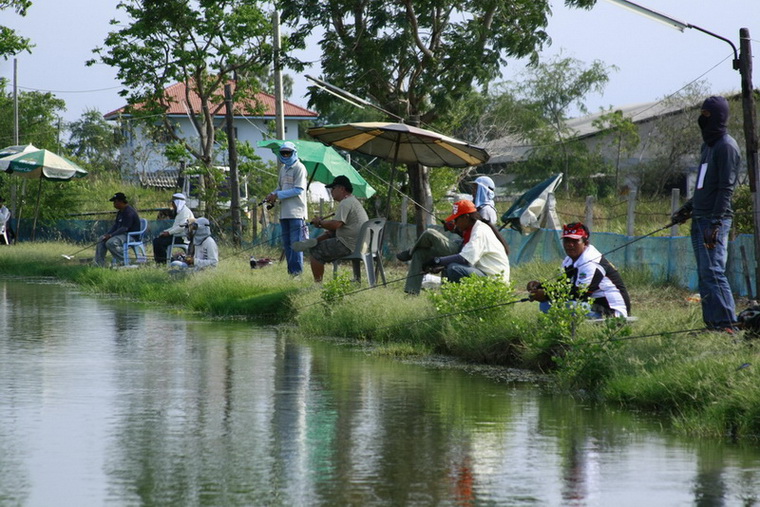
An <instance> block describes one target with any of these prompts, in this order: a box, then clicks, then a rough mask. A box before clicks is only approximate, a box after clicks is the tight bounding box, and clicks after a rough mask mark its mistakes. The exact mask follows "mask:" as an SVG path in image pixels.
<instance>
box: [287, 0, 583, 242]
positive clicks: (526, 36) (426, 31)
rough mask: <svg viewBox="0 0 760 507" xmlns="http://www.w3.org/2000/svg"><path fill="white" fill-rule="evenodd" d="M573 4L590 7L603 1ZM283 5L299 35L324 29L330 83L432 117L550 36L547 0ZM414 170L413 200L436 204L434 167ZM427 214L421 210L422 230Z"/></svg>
mask: <svg viewBox="0 0 760 507" xmlns="http://www.w3.org/2000/svg"><path fill="white" fill-rule="evenodd" d="M565 3H566V4H568V5H573V6H581V7H589V6H591V5H593V3H594V0H566V1H565ZM281 5H282V7H283V14H282V19H283V20H284V21H285V22H289V23H290V24H292V25H293V26H294V27H295V28H296V31H295V32H294V34H293V36H292V38H293V39H295V40H301V41H302V40H303V38H304V37H305V36H306V35H307V34H308V33H311V32H312V31H313V29H314V28H315V27H321V28H323V29H324V36H323V38H322V40H321V41H320V45H321V47H322V69H323V73H324V78H325V80H326V81H328V82H330V83H332V84H334V85H336V86H339V87H341V88H344V89H348V90H350V91H351V92H352V93H354V94H356V95H359V96H364V97H368V98H370V99H371V100H373V101H374V102H375V103H376V104H378V105H379V106H380V107H382V108H383V109H385V110H387V111H389V112H391V113H392V114H394V115H396V116H398V117H400V118H403V119H404V120H406V121H410V122H415V121H416V120H417V119H419V121H420V122H421V123H423V124H427V125H430V124H433V123H434V122H435V121H436V120H438V119H439V118H440V117H441V116H442V115H444V114H445V112H446V111H448V110H449V109H450V107H451V106H452V104H454V103H455V102H456V101H457V100H459V99H461V98H462V97H464V96H465V95H467V94H469V93H470V91H471V89H472V86H473V84H474V83H479V84H481V85H486V84H487V83H488V82H490V81H491V80H493V79H494V78H495V77H497V76H498V75H499V72H500V66H501V65H503V64H506V58H507V57H526V56H527V57H530V59H531V60H532V61H536V60H537V50H538V49H540V48H541V47H542V46H543V45H544V44H546V43H548V42H549V37H548V35H547V34H546V32H545V31H544V28H545V27H546V25H547V16H548V15H549V13H550V7H549V2H548V1H547V0H514V1H512V2H498V1H492V0H489V1H483V0H414V1H413V0H402V1H399V2H386V1H384V0H362V1H359V0H354V1H345V0H343V1H339V0H326V1H321V2H299V1H296V0H283V1H282V2H281ZM300 20H304V23H303V24H302V25H299V24H298V23H299V21H300ZM333 100H334V98H332V97H330V96H328V95H326V94H321V93H315V94H312V97H311V100H310V105H312V104H313V105H316V106H317V108H318V109H320V110H321V109H322V108H323V105H325V104H326V103H329V102H331V101H333ZM407 170H408V173H409V177H410V182H411V185H412V194H413V198H414V199H415V200H416V201H418V202H420V203H423V206H425V207H431V205H432V202H431V200H432V199H431V197H432V196H431V192H430V182H429V174H428V171H427V169H425V168H424V167H420V166H418V165H410V166H408V168H407ZM426 218H427V217H424V216H423V214H422V210H421V209H420V208H417V209H416V219H417V224H418V230H421V228H422V227H424V224H425V222H426V221H427V219H426Z"/></svg>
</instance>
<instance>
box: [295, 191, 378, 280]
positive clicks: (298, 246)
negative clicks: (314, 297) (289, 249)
mask: <svg viewBox="0 0 760 507" xmlns="http://www.w3.org/2000/svg"><path fill="white" fill-rule="evenodd" d="M326 188H329V189H330V193H331V194H332V198H333V199H335V200H336V201H337V202H339V203H340V204H339V205H338V210H337V211H336V212H335V218H333V219H332V220H324V219H322V218H321V217H314V218H312V219H311V224H312V225H313V226H314V227H317V228H319V229H324V230H325V232H324V233H322V234H320V235H319V236H317V237H316V238H311V239H307V240H305V241H298V242H296V243H293V250H295V251H300V252H303V251H305V250H308V252H309V254H310V255H311V259H310V261H311V273H312V274H313V275H314V281H315V282H321V281H322V276H323V275H324V273H325V264H327V263H328V262H333V261H336V260H338V259H340V258H341V257H345V256H346V255H350V254H351V253H352V252H353V251H354V248H356V242H357V241H358V239H359V231H360V230H361V228H362V225H364V223H365V222H367V221H368V220H369V217H368V216H367V212H366V211H364V207H363V206H362V204H361V203H360V202H359V200H358V199H357V198H356V197H354V195H353V191H354V186H353V185H352V184H351V181H349V179H348V178H347V177H346V176H336V177H335V179H334V180H333V182H332V183H330V184H329V185H326Z"/></svg>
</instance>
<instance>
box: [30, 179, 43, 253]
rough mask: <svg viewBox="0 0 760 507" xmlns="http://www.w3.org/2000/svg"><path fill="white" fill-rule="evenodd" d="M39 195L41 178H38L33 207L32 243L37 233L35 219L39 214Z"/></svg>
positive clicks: (40, 192)
mask: <svg viewBox="0 0 760 507" xmlns="http://www.w3.org/2000/svg"><path fill="white" fill-rule="evenodd" d="M40 194H42V176H40V184H39V185H38V186H37V203H36V204H35V205H34V221H33V222H32V241H34V236H35V233H36V232H37V217H38V216H39V214H40Z"/></svg>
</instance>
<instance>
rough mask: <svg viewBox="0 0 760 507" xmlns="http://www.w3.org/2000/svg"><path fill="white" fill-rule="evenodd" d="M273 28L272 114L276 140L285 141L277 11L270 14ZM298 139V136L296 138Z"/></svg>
mask: <svg viewBox="0 0 760 507" xmlns="http://www.w3.org/2000/svg"><path fill="white" fill-rule="evenodd" d="M272 27H273V28H274V36H273V39H274V40H273V46H274V113H275V126H276V129H277V139H285V108H284V105H283V99H282V61H281V53H280V13H279V12H277V9H275V10H274V12H273V13H272ZM296 137H298V136H296Z"/></svg>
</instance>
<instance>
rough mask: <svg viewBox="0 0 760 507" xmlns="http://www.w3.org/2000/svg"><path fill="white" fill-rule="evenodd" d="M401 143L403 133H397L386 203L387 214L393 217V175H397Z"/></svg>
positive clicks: (388, 216)
mask: <svg viewBox="0 0 760 507" xmlns="http://www.w3.org/2000/svg"><path fill="white" fill-rule="evenodd" d="M400 145H401V134H398V135H396V151H395V152H394V153H393V165H392V166H391V178H390V182H389V183H388V200H387V201H386V204H385V216H386V217H387V218H390V217H391V195H393V177H394V176H395V175H396V161H397V160H398V149H399V146H400Z"/></svg>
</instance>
